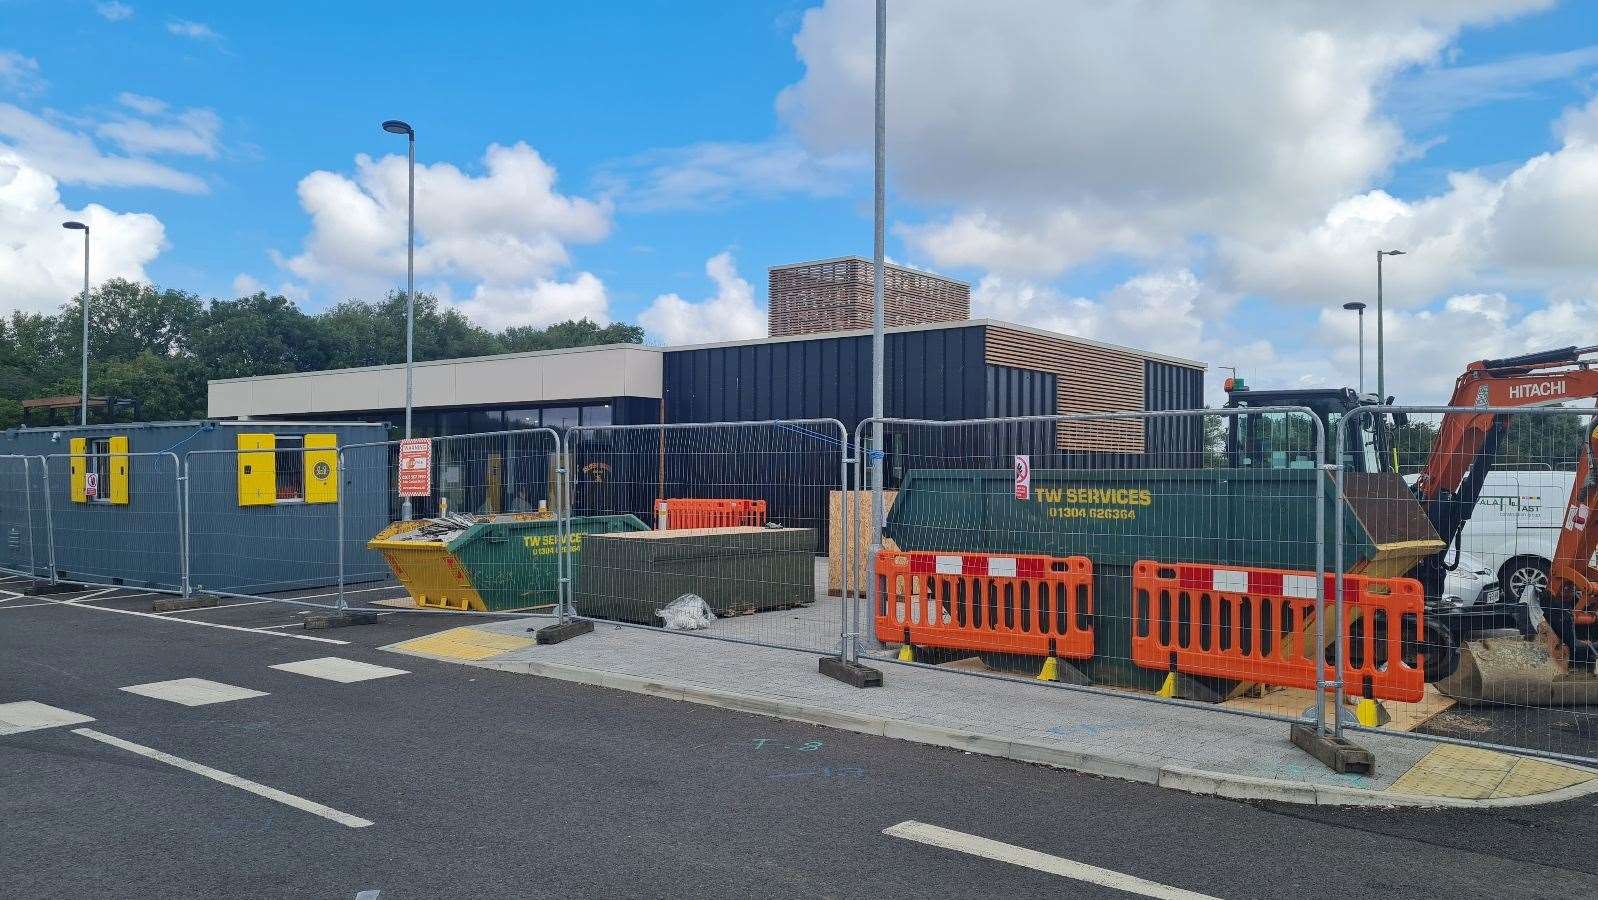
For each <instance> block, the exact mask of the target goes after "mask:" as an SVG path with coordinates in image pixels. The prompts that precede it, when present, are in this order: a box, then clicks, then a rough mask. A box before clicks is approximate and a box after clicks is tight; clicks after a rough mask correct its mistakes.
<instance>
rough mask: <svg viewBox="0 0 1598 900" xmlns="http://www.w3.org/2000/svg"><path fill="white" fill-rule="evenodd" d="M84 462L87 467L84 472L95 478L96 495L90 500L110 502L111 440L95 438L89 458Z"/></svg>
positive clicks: (90, 447)
mask: <svg viewBox="0 0 1598 900" xmlns="http://www.w3.org/2000/svg"><path fill="white" fill-rule="evenodd" d="M84 462H85V463H86V465H87V468H85V469H84V471H86V472H88V473H89V474H90V475H93V476H94V493H93V494H91V495H89V499H90V500H97V501H99V502H101V503H107V502H110V499H111V439H110V438H94V439H93V440H91V441H89V458H88V459H86V460H84ZM85 484H87V482H85Z"/></svg>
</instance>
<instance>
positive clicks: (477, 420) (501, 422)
mask: <svg viewBox="0 0 1598 900" xmlns="http://www.w3.org/2000/svg"><path fill="white" fill-rule="evenodd" d="M466 427H467V428H469V429H470V431H469V432H468V433H470V434H481V433H482V432H485V431H503V430H505V414H504V413H502V412H500V411H499V410H497V409H475V410H472V411H471V412H470V413H467V415H466Z"/></svg>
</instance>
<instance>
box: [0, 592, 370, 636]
mask: <svg viewBox="0 0 1598 900" xmlns="http://www.w3.org/2000/svg"><path fill="white" fill-rule="evenodd" d="M31 605H33V604H29V606H31ZM49 605H52V606H70V607H72V608H73V609H92V610H94V611H95V612H108V613H116V614H118V615H123V616H142V617H143V618H146V619H154V620H156V621H157V622H183V623H186V624H189V625H203V626H205V627H206V628H220V629H222V630H224V631H246V632H249V633H251V634H270V635H275V636H277V637H283V638H292V639H293V640H296V641H316V642H317V643H319V644H337V645H338V646H340V647H342V646H345V645H347V644H348V643H349V641H341V640H337V639H335V638H325V637H312V636H311V635H308V634H280V633H278V632H276V631H266V630H264V629H260V628H246V627H244V626H243V625H223V624H222V623H221V622H202V621H200V620H199V619H180V618H178V617H176V616H168V615H164V614H162V613H151V612H140V611H138V610H136V609H117V608H116V607H113V606H79V605H77V604H74V603H68V602H67V601H65V600H52V601H50V604H49ZM26 608H27V607H25V606H8V607H6V608H5V609H26ZM4 611H5V610H0V612H4Z"/></svg>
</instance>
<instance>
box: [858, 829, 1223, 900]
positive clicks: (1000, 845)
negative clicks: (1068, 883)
mask: <svg viewBox="0 0 1598 900" xmlns="http://www.w3.org/2000/svg"><path fill="white" fill-rule="evenodd" d="M882 833H883V834H885V835H888V836H889V837H896V838H903V839H904V840H907V841H915V842H916V843H918V844H926V845H928V846H930V847H941V848H943V849H945V850H955V851H958V852H960V853H966V854H969V855H971V856H979V857H981V858H983V859H991V860H994V861H996V862H1002V863H1009V864H1010V865H1013V866H1021V867H1022V868H1026V869H1032V870H1034V871H1037V872H1047V873H1048V874H1050V875H1059V876H1061V877H1062V878H1070V879H1072V880H1074V881H1082V882H1086V883H1088V884H1096V885H1099V886H1100V887H1107V888H1112V889H1114V890H1117V891H1125V892H1127V893H1128V894H1137V895H1139V896H1142V897H1156V898H1159V900H1216V898H1215V897H1212V896H1210V895H1209V894H1199V893H1195V892H1193V891H1187V890H1183V889H1182V888H1175V887H1170V886H1169V885H1164V884H1160V883H1159V882H1156V881H1148V880H1146V879H1143V878H1138V877H1137V876H1136V875H1127V874H1125V873H1123V872H1117V871H1115V870H1114V869H1101V868H1099V867H1098V866H1091V865H1088V864H1087V863H1081V862H1077V861H1076V860H1072V859H1065V858H1064V857H1060V856H1054V855H1051V854H1048V853H1041V852H1039V851H1037V850H1028V849H1027V848H1025V847H1017V846H1016V845H1015V844H1006V843H1004V842H1003V841H995V840H992V839H991V838H985V837H977V836H976V835H974V834H966V833H965V832H962V831H955V830H953V829H950V828H940V827H938V826H937V825H928V824H926V823H925V822H900V823H899V824H897V825H894V826H893V827H891V828H884V829H883V830H882Z"/></svg>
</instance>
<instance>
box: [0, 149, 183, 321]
mask: <svg viewBox="0 0 1598 900" xmlns="http://www.w3.org/2000/svg"><path fill="white" fill-rule="evenodd" d="M68 220H77V221H81V222H84V223H86V224H87V225H88V226H89V229H90V242H89V275H90V278H91V282H92V283H93V284H98V283H100V282H102V281H104V280H105V279H107V278H112V277H120V278H127V279H132V280H142V279H144V277H145V274H144V267H145V265H147V264H148V263H149V262H150V261H151V260H153V259H154V258H155V257H156V256H157V255H158V254H159V253H160V252H161V250H162V248H163V247H164V245H165V243H166V231H165V228H164V227H163V226H162V225H161V222H160V220H158V219H157V218H156V217H155V216H152V215H149V214H147V213H119V212H115V211H113V210H110V209H107V208H105V207H103V206H100V205H98V204H93V203H91V204H89V205H88V206H85V207H82V208H79V209H72V208H69V207H67V206H65V205H64V204H62V202H61V195H60V191H59V190H58V186H57V183H56V179H54V178H52V177H51V176H50V175H49V174H48V173H46V172H44V171H42V170H41V169H39V168H36V167H34V166H33V165H31V164H30V162H29V161H27V160H26V159H24V158H23V157H22V156H20V155H18V154H17V153H15V152H14V151H10V150H7V149H5V148H4V147H0V312H5V313H9V312H12V311H16V310H23V311H29V312H54V311H55V310H56V308H57V307H59V306H60V305H61V304H62V303H65V302H66V301H67V300H69V299H70V298H72V297H73V296H74V295H76V294H77V293H78V292H79V291H81V290H82V289H83V282H82V278H83V235H82V233H81V232H77V231H67V230H65V229H63V228H62V227H61V223H62V222H65V221H68Z"/></svg>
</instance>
